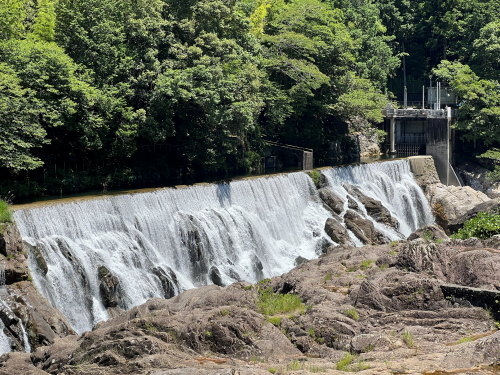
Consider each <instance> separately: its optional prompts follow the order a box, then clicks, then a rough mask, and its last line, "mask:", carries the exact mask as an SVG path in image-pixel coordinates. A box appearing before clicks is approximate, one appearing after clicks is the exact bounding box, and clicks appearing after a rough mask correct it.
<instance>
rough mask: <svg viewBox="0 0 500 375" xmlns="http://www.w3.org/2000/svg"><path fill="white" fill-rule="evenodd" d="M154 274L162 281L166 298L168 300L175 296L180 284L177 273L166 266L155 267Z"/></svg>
mask: <svg viewBox="0 0 500 375" xmlns="http://www.w3.org/2000/svg"><path fill="white" fill-rule="evenodd" d="M152 272H153V274H154V275H156V276H157V277H158V278H159V279H160V282H161V286H162V288H163V296H164V298H166V299H168V298H172V297H173V296H175V294H176V291H177V290H179V282H178V280H177V275H176V274H175V272H174V271H173V270H172V269H171V268H170V267H166V266H165V267H155V268H153V270H152Z"/></svg>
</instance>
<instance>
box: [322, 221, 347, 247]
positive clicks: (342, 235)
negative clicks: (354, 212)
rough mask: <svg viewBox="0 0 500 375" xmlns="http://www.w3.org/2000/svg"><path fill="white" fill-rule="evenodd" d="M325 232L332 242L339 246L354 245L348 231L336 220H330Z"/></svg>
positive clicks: (326, 224) (327, 222)
mask: <svg viewBox="0 0 500 375" xmlns="http://www.w3.org/2000/svg"><path fill="white" fill-rule="evenodd" d="M325 232H326V234H328V236H330V238H331V239H332V241H334V242H336V243H338V244H339V245H353V243H352V241H351V238H350V237H349V233H347V229H346V228H344V227H343V226H342V224H340V223H339V222H338V221H336V220H334V219H328V220H327V221H326V223H325Z"/></svg>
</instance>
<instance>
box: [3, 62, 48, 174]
mask: <svg viewBox="0 0 500 375" xmlns="http://www.w3.org/2000/svg"><path fill="white" fill-rule="evenodd" d="M0 113H1V116H0V166H2V167H4V168H8V169H11V170H14V171H20V170H24V169H35V168H38V167H40V166H41V165H42V164H43V163H42V161H41V160H40V159H39V158H37V157H36V156H34V155H33V154H32V149H33V148H35V147H40V146H41V145H43V144H46V143H48V141H47V140H46V139H45V136H46V132H45V130H44V129H43V128H42V126H41V125H40V124H39V122H38V118H39V114H40V113H39V109H38V106H37V101H36V99H35V98H34V92H32V91H31V90H28V89H23V88H22V87H21V80H20V79H19V78H18V77H17V76H16V74H15V72H14V71H13V70H12V69H11V68H9V67H8V66H7V65H6V64H4V63H0Z"/></svg>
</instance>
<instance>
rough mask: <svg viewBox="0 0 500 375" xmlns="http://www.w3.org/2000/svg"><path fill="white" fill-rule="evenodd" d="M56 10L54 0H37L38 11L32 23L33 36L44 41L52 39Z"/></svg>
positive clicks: (51, 40)
mask: <svg viewBox="0 0 500 375" xmlns="http://www.w3.org/2000/svg"><path fill="white" fill-rule="evenodd" d="M55 24H56V12H55V5H54V0H39V2H38V12H37V15H36V18H35V24H34V25H33V33H32V34H33V36H35V37H37V38H39V39H41V40H44V41H46V42H53V41H54V33H55Z"/></svg>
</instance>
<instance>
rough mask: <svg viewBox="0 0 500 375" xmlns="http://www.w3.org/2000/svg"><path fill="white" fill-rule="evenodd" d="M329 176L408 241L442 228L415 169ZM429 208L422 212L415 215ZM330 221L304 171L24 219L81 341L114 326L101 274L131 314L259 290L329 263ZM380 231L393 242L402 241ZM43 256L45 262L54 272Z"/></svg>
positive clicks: (38, 211)
mask: <svg viewBox="0 0 500 375" xmlns="http://www.w3.org/2000/svg"><path fill="white" fill-rule="evenodd" d="M326 175H327V178H328V180H329V182H330V185H331V186H330V188H331V189H332V190H334V191H335V192H337V193H338V194H339V195H340V196H343V197H345V196H346V194H347V192H346V191H345V189H343V188H342V185H343V184H344V183H350V184H353V185H356V186H358V187H360V189H362V190H363V192H364V193H365V194H367V195H369V196H372V197H374V198H376V199H378V200H381V201H382V202H383V203H384V205H386V207H387V208H388V209H389V210H390V211H391V212H392V213H393V214H394V216H395V217H396V218H397V219H398V220H400V222H401V227H402V230H401V231H402V232H403V234H405V235H406V234H407V233H408V232H409V231H412V230H414V229H416V228H417V227H419V226H421V225H424V224H428V223H430V222H432V221H433V218H432V215H431V216H430V217H429V216H428V215H427V211H428V212H430V209H429V207H428V204H427V202H426V201H425V198H423V200H422V199H421V198H422V197H423V195H422V194H421V192H420V194H419V193H418V192H419V191H420V190H419V188H418V186H417V185H416V184H415V181H414V179H413V175H412V174H411V173H410V169H409V163H408V162H407V161H392V162H385V163H375V164H370V165H366V166H365V165H363V166H358V167H352V168H341V169H332V170H330V171H327V172H326ZM415 189H416V190H415ZM425 205H427V206H425ZM420 206H422V207H423V208H424V209H423V210H420V211H421V212H420V211H419V213H415V214H412V213H411V212H406V210H418V209H419V208H420ZM329 217H331V214H330V213H329V212H328V211H327V210H326V209H324V208H323V205H322V203H321V201H320V199H319V196H318V192H317V190H316V187H315V186H314V183H313V182H312V180H311V178H310V177H309V176H308V175H307V174H305V173H302V172H298V173H290V174H286V175H278V176H273V177H268V178H256V179H252V180H243V181H236V182H231V183H230V184H219V185H214V184H211V185H208V184H207V185H198V186H194V187H190V188H181V189H162V190H157V191H153V192H148V193H142V194H135V195H122V196H113V197H107V198H101V199H93V200H79V201H75V202H73V203H69V204H61V205H52V206H41V207H34V208H31V209H23V210H18V211H16V213H15V220H16V222H17V224H18V227H19V230H20V232H21V234H22V236H23V239H24V240H25V242H26V243H27V244H29V246H27V247H28V250H29V264H30V270H31V273H32V277H33V280H34V283H35V285H36V287H37V288H38V290H39V291H40V292H41V293H42V294H43V295H44V296H45V297H46V298H47V299H48V300H49V301H50V302H51V303H52V305H53V306H55V307H56V308H58V309H59V310H60V311H61V312H62V313H63V314H64V315H65V316H66V317H67V318H68V320H69V321H70V323H71V325H72V327H73V328H74V329H75V331H77V332H78V333H81V332H83V331H86V330H90V329H91V328H92V327H93V325H95V324H96V323H97V322H99V321H102V320H106V319H108V318H109V313H108V312H109V310H108V309H107V308H106V307H107V306H105V305H104V304H103V302H102V301H103V298H102V290H100V280H99V274H100V272H101V271H100V270H101V269H102V268H100V267H103V266H104V267H106V269H107V270H109V272H110V273H111V274H113V275H115V276H116V278H117V279H118V280H119V288H118V290H119V292H118V307H120V308H122V309H129V308H131V307H133V306H136V305H139V304H141V303H144V302H145V301H146V300H148V299H150V298H152V297H170V296H172V295H174V294H178V293H179V292H181V291H183V290H185V289H189V288H193V287H197V286H201V285H207V284H211V283H214V282H215V283H221V284H223V285H228V284H230V283H233V282H236V281H241V280H245V281H251V282H256V281H258V280H261V279H263V278H266V277H272V276H275V275H279V274H282V273H284V272H287V271H289V270H290V269H292V268H293V267H294V266H295V260H296V258H297V257H298V256H301V257H304V258H307V259H312V258H315V257H317V256H319V255H320V254H321V247H322V246H324V243H325V241H329V242H331V240H330V239H329V238H328V236H327V235H326V234H325V232H324V224H325V221H326V220H327V219H328V218H329ZM403 223H404V224H403ZM376 224H377V228H382V227H383V228H382V229H383V230H385V231H387V233H388V238H391V239H393V238H400V237H401V235H400V234H397V233H395V231H393V232H394V233H393V232H390V229H389V228H388V227H385V226H384V225H382V224H379V223H376ZM408 234H409V233H408ZM352 236H353V237H354V235H352ZM354 239H355V237H354ZM355 243H356V244H358V245H360V242H359V241H357V242H355ZM37 254H39V255H40V254H41V256H43V258H44V259H45V261H46V263H47V268H46V269H45V270H44V269H42V267H39V265H38V263H37ZM39 255H38V256H39ZM45 272H46V273H45Z"/></svg>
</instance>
